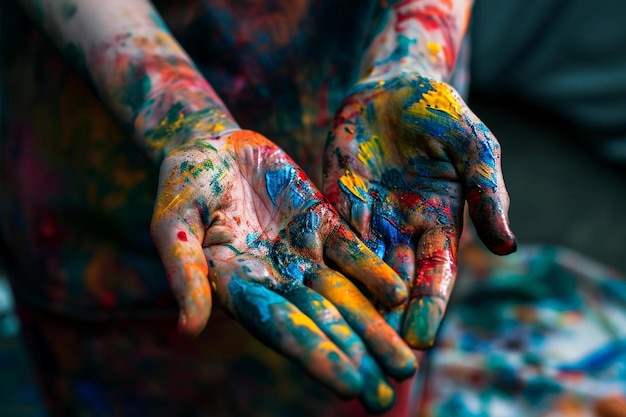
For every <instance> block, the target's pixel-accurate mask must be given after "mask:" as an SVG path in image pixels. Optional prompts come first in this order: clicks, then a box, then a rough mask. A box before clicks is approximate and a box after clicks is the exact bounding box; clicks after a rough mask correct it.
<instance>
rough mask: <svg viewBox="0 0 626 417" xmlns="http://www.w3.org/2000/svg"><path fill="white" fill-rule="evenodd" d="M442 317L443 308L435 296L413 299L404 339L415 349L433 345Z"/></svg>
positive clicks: (404, 329) (405, 321) (403, 331)
mask: <svg viewBox="0 0 626 417" xmlns="http://www.w3.org/2000/svg"><path fill="white" fill-rule="evenodd" d="M442 319H443V310H442V309H441V307H440V305H439V303H438V302H437V300H435V299H434V298H433V297H431V296H423V297H420V298H415V299H413V300H411V303H410V304H409V308H408V312H407V316H406V318H405V320H404V326H403V329H402V334H403V335H404V340H406V342H407V343H408V344H409V346H411V347H412V348H414V349H426V348H429V347H431V346H432V345H433V344H434V343H435V337H436V336H437V331H438V330H439V325H440V324H441V320H442Z"/></svg>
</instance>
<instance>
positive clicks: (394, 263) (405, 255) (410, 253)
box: [383, 244, 415, 333]
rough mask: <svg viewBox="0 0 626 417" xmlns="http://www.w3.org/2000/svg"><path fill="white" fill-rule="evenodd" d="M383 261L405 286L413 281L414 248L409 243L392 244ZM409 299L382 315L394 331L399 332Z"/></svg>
mask: <svg viewBox="0 0 626 417" xmlns="http://www.w3.org/2000/svg"><path fill="white" fill-rule="evenodd" d="M384 261H385V263H386V264H387V265H389V266H390V267H391V268H392V269H393V270H394V271H395V272H396V273H397V274H398V275H399V276H400V278H402V280H403V281H404V282H405V283H406V285H407V287H409V286H410V284H411V283H412V282H413V277H414V276H415V248H413V247H412V246H411V245H409V244H398V245H397V246H392V247H391V248H390V249H389V251H388V252H387V254H386V256H385V258H384ZM408 303H409V300H407V301H406V302H405V303H403V304H402V305H400V306H398V307H394V308H392V309H390V310H387V311H385V312H384V313H383V317H384V318H385V321H386V322H387V324H389V325H390V326H391V327H392V328H393V329H394V330H395V331H397V332H398V333H400V331H401V329H402V322H403V319H404V315H405V313H406V310H407V307H408Z"/></svg>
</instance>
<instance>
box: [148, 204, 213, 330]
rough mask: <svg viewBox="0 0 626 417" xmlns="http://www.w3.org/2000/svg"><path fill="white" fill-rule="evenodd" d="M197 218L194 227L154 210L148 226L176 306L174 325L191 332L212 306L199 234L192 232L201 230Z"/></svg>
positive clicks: (172, 214)
mask: <svg viewBox="0 0 626 417" xmlns="http://www.w3.org/2000/svg"><path fill="white" fill-rule="evenodd" d="M197 220H198V225H197V226H194V225H192V224H190V223H188V222H187V221H185V220H182V219H181V217H179V216H178V215H177V214H176V213H169V214H165V215H157V213H155V216H154V218H153V221H152V228H151V232H152V238H153V240H154V243H155V245H156V248H157V251H158V252H159V255H160V257H161V261H162V262H163V266H164V267H165V272H166V274H167V278H168V280H169V283H170V287H171V289H172V291H173V293H174V295H175V296H176V299H177V300H178V304H179V306H180V316H179V321H178V328H179V330H180V331H181V332H183V333H187V334H191V335H197V334H198V333H200V332H201V331H202V329H204V326H205V325H206V322H207V320H208V319H209V315H210V314H211V305H212V300H211V287H210V285H209V281H208V272H209V271H208V266H207V261H206V258H205V256H204V252H203V250H202V244H201V242H202V236H197V235H195V234H194V233H193V230H204V229H203V227H202V226H201V222H200V219H197ZM194 223H195V222H194Z"/></svg>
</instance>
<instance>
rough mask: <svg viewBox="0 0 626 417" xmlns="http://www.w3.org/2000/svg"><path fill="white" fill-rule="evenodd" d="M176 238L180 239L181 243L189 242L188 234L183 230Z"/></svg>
mask: <svg viewBox="0 0 626 417" xmlns="http://www.w3.org/2000/svg"><path fill="white" fill-rule="evenodd" d="M176 236H177V237H178V240H180V241H181V242H186V241H187V233H185V232H183V231H182V230H181V231H180V232H178V234H177V235H176Z"/></svg>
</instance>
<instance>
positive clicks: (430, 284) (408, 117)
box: [324, 75, 516, 348]
mask: <svg viewBox="0 0 626 417" xmlns="http://www.w3.org/2000/svg"><path fill="white" fill-rule="evenodd" d="M324 165H325V168H324V173H325V174H324V175H325V178H324V194H325V195H326V197H327V198H328V199H329V200H330V201H331V203H332V204H333V205H334V206H335V208H336V209H337V210H338V212H339V213H340V214H341V215H342V217H343V218H344V219H345V220H346V221H348V222H349V223H350V225H351V226H352V228H353V229H354V230H355V231H356V232H357V233H358V234H359V236H360V237H361V239H363V241H364V242H365V243H366V244H367V245H368V247H369V248H370V249H372V250H373V251H374V252H375V253H376V254H378V255H379V256H380V257H381V258H383V259H384V260H385V261H386V262H387V263H388V264H389V265H390V266H392V267H393V268H394V270H396V271H397V272H398V273H399V274H400V275H401V276H402V277H403V278H404V279H405V281H406V282H407V284H408V287H409V291H410V295H409V299H408V300H407V302H406V303H405V304H404V305H402V306H400V307H399V308H395V309H392V310H391V311H389V312H388V313H386V318H387V321H388V322H389V323H390V324H391V325H392V326H393V327H394V328H396V329H397V330H398V331H400V333H401V334H402V336H403V337H404V338H405V340H406V341H407V342H408V344H409V345H410V346H412V347H414V348H426V347H429V346H431V345H432V344H433V342H434V339H435V335H436V333H437V330H438V328H439V324H440V322H441V319H442V318H443V315H444V312H445V309H446V306H447V303H448V300H449V298H450V294H451V292H452V287H453V285H454V280H455V276H456V263H457V245H458V241H459V237H460V235H461V231H462V225H463V209H464V205H465V201H466V200H467V202H468V206H469V212H470V215H471V218H472V221H473V223H474V225H475V227H476V229H477V232H478V235H479V237H480V238H481V240H482V241H483V242H484V243H485V245H486V246H487V247H488V248H489V249H490V250H491V251H492V252H494V253H496V254H501V255H504V254H508V253H511V252H513V251H514V250H515V248H516V241H515V237H514V236H513V234H512V232H511V230H510V228H509V222H508V204H509V199H508V194H507V191H506V189H505V186H504V182H503V179H502V174H501V169H500V149H499V144H498V142H497V140H496V139H495V137H494V136H493V134H492V133H491V132H490V131H489V130H488V129H487V127H486V126H485V125H484V124H483V123H482V122H481V121H480V120H479V119H478V118H477V117H476V115H474V114H473V113H472V112H471V111H470V109H469V108H468V107H467V105H466V104H465V103H464V102H463V100H462V99H461V98H460V97H459V95H458V94H457V93H456V92H455V91H454V89H453V88H452V87H450V86H449V85H447V84H444V83H441V82H436V81H433V80H430V79H427V78H423V77H419V76H413V75H412V76H406V75H405V76H400V77H397V78H394V79H391V80H387V81H378V82H373V83H369V84H362V85H360V86H358V87H357V88H356V90H355V92H354V93H352V94H351V95H350V96H349V97H348V98H347V99H346V100H345V101H344V103H343V105H342V107H341V108H340V110H339V111H338V113H337V115H336V117H335V120H334V123H333V127H332V132H331V134H330V136H329V139H328V143H327V147H326V153H325V160H324Z"/></svg>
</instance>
